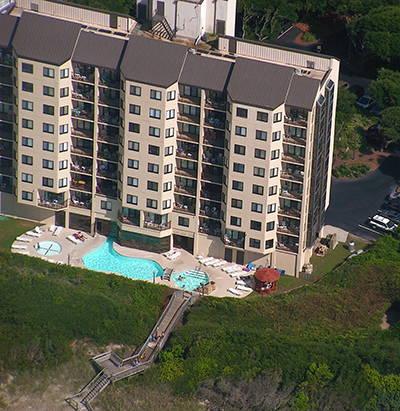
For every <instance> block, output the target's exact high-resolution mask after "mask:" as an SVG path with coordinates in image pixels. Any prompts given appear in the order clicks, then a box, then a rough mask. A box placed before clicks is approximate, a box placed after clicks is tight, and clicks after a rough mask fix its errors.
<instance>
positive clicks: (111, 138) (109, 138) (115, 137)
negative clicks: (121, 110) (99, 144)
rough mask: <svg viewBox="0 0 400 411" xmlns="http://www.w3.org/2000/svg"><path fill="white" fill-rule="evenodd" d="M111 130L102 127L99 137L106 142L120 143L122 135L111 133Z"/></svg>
mask: <svg viewBox="0 0 400 411" xmlns="http://www.w3.org/2000/svg"><path fill="white" fill-rule="evenodd" d="M110 132H111V130H108V131H107V130H106V129H101V130H100V132H99V134H98V139H99V140H100V141H104V142H106V143H111V144H119V141H120V139H121V136H120V135H119V134H109V133H110Z"/></svg>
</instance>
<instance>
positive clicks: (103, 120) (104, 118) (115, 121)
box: [98, 116, 119, 126]
mask: <svg viewBox="0 0 400 411" xmlns="http://www.w3.org/2000/svg"><path fill="white" fill-rule="evenodd" d="M98 120H99V122H101V123H107V124H112V125H114V126H116V125H118V121H119V119H118V117H111V116H99V117H98Z"/></svg>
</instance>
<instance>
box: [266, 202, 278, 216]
mask: <svg viewBox="0 0 400 411" xmlns="http://www.w3.org/2000/svg"><path fill="white" fill-rule="evenodd" d="M275 211H276V204H275V203H273V204H268V208H267V213H268V214H269V213H274V212H275Z"/></svg>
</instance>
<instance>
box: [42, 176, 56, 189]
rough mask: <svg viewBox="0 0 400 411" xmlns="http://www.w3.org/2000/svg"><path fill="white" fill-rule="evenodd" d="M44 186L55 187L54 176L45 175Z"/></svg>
mask: <svg viewBox="0 0 400 411" xmlns="http://www.w3.org/2000/svg"><path fill="white" fill-rule="evenodd" d="M42 186H43V187H54V180H53V179H52V178H47V177H43V178H42Z"/></svg>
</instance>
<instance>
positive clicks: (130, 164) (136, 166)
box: [128, 158, 139, 170]
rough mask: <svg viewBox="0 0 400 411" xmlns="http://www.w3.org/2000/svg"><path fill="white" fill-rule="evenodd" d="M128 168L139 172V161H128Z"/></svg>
mask: <svg viewBox="0 0 400 411" xmlns="http://www.w3.org/2000/svg"><path fill="white" fill-rule="evenodd" d="M128 168H133V169H134V170H139V161H138V160H132V159H131V158H129V159H128Z"/></svg>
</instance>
